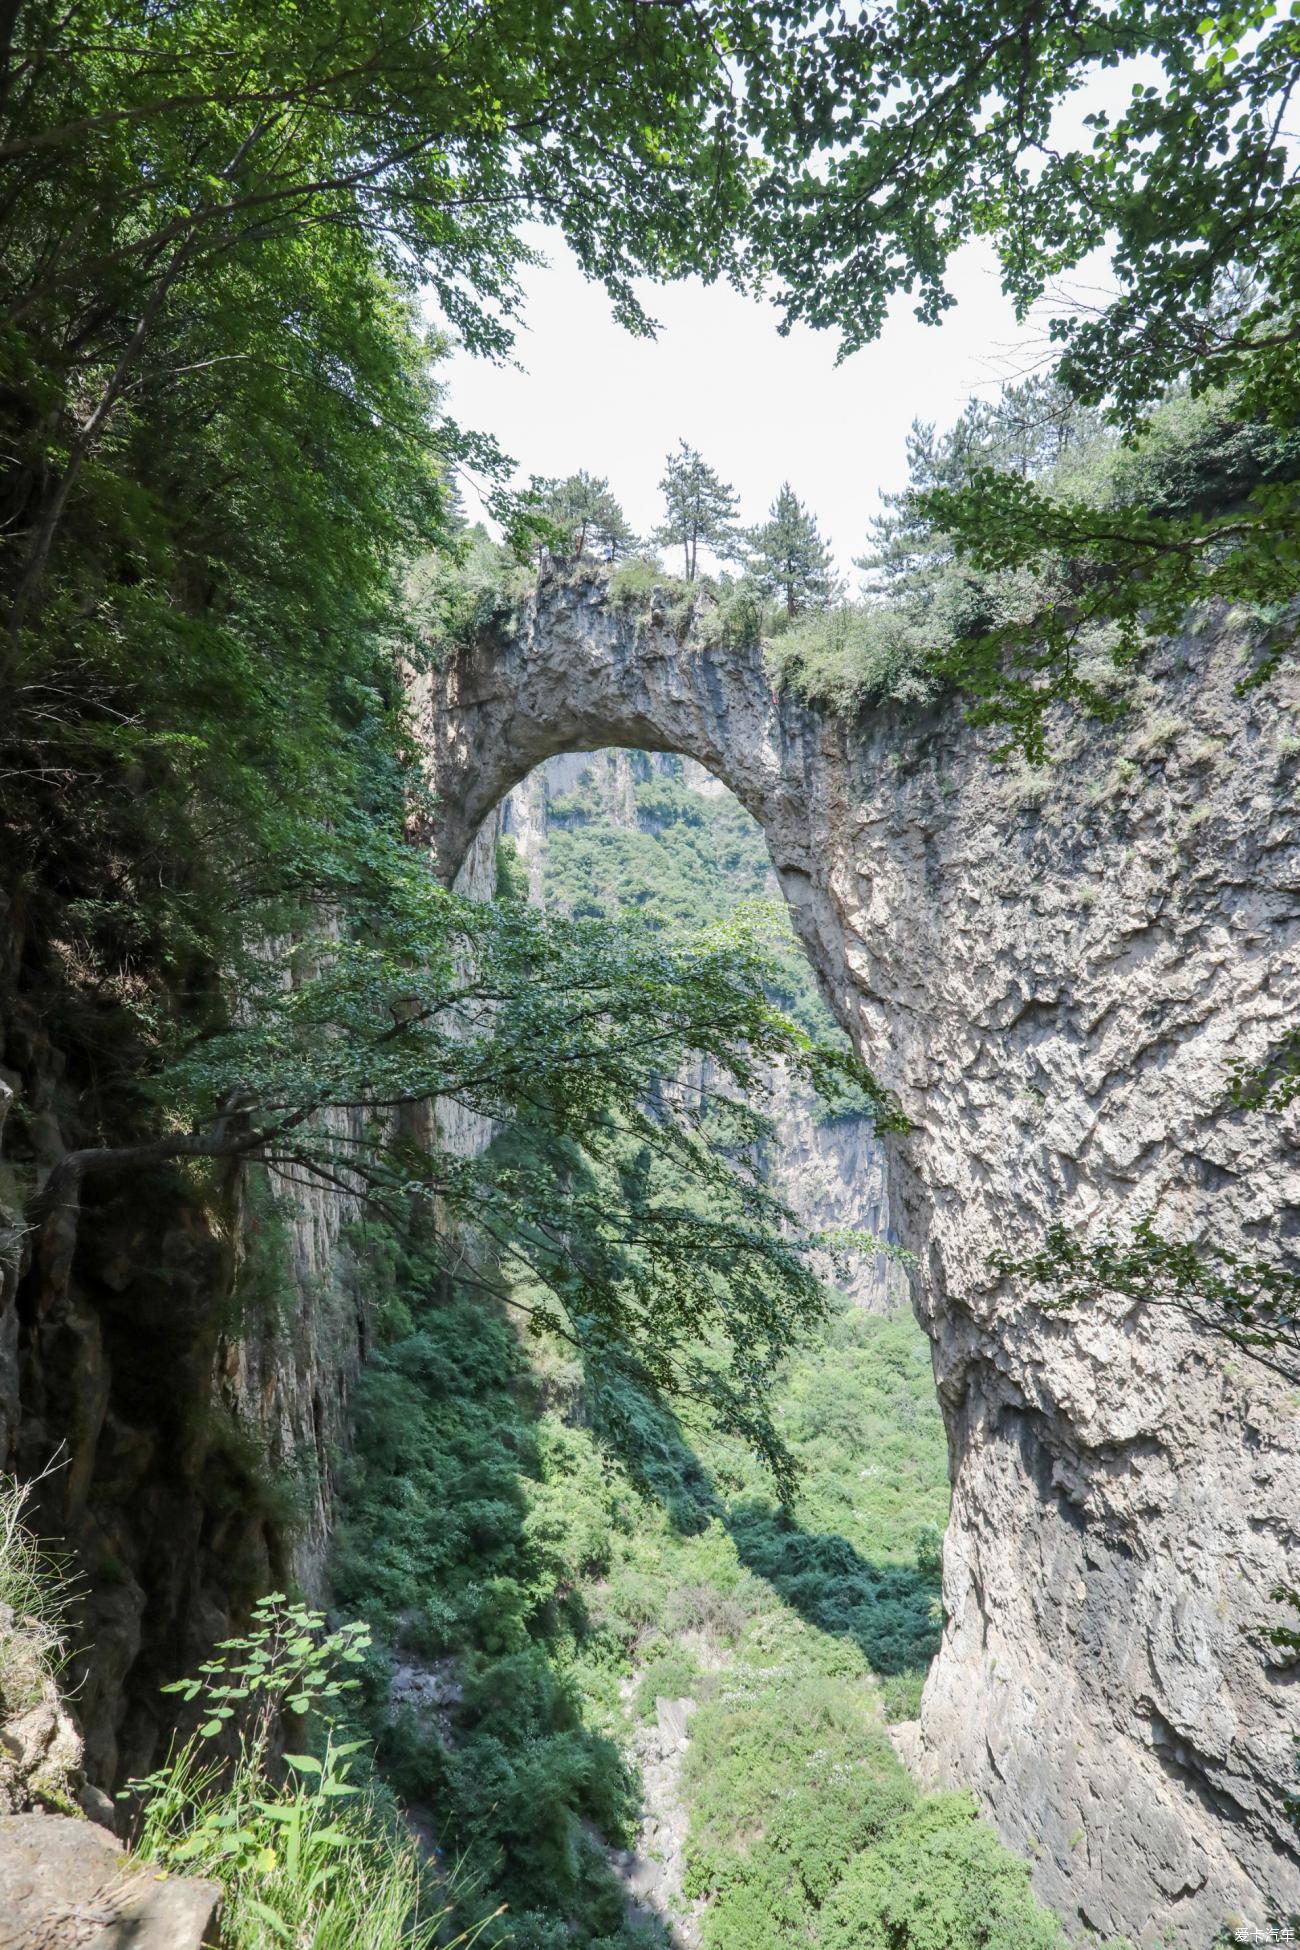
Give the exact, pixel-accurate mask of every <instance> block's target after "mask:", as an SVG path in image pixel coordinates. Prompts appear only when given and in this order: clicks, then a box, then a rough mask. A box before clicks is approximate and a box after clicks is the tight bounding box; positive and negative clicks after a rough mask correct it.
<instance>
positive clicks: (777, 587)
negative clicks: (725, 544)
mask: <svg viewBox="0 0 1300 1950" xmlns="http://www.w3.org/2000/svg"><path fill="white" fill-rule="evenodd" d="M746 543H747V554H746V560H747V564H748V567H749V572H750V574H751V575H752V577H753V579H754V581H755V582H756V583H757V584H758V587H759V589H760V590H761V591H762V594H763V595H764V597H766V598H773V597H779V598H780V600H781V601H782V602H784V604H785V613H786V615H787V616H788V617H791V618H793V617H795V616H798V615H799V614H800V613H801V611H803V610H806V609H826V608H827V607H828V606H829V605H830V604H831V603H833V602H834V600H835V598H836V596H837V595H838V594H839V591H840V582H839V578H838V577H837V576H836V574H835V567H834V563H833V560H832V558H831V552H830V549H829V548H828V547H827V545H826V543H825V541H824V540H823V539H822V534H821V530H820V529H819V528H818V526H817V518H816V516H815V515H814V514H813V512H812V510H811V509H810V508H806V507H805V506H804V504H803V502H802V501H801V500H800V499H799V497H798V495H797V494H796V493H795V491H794V489H793V488H792V487H791V485H790V483H789V481H783V482H782V483H781V491H780V493H779V494H778V495H777V497H776V500H775V501H774V502H773V503H772V506H771V508H770V509H769V510H768V517H767V520H766V521H765V522H764V523H763V524H762V526H761V527H759V528H751V529H750V531H749V534H748V535H747V536H746Z"/></svg>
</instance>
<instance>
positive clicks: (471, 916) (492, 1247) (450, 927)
mask: <svg viewBox="0 0 1300 1950" xmlns="http://www.w3.org/2000/svg"><path fill="white" fill-rule="evenodd" d="M388 865H389V878H388V881H387V884H386V888H385V905H384V907H383V910H382V915H381V914H380V912H378V911H376V913H375V915H374V921H375V925H374V926H373V927H372V928H371V929H369V930H366V931H363V930H362V929H361V928H360V927H359V926H358V927H356V928H355V929H354V930H353V931H352V932H350V933H349V934H347V935H346V936H344V937H342V938H340V937H338V936H335V935H330V934H325V933H322V934H321V935H318V936H317V937H316V938H314V939H309V940H302V941H299V942H298V943H297V944H296V946H295V947H294V948H293V950H292V952H291V954H290V956H289V958H288V960H287V962H286V961H285V960H283V959H272V958H269V957H265V958H264V957H259V956H257V955H248V956H246V957H244V958H243V960H242V962H241V963H240V964H239V965H238V966H237V967H236V969H235V970H234V971H233V973H232V977H231V985H230V986H231V993H230V998H229V1013H228V1015H227V1018H226V1022H225V1026H224V1027H222V1028H220V1029H219V1030H217V1031H215V1032H210V1033H207V1034H205V1035H203V1036H202V1037H201V1038H200V1039H199V1040H198V1041H197V1042H196V1043H195V1044H194V1045H193V1046H192V1047H190V1048H189V1049H186V1050H181V1051H178V1052H176V1053H175V1054H174V1055H173V1057H172V1059H171V1060H170V1062H168V1063H166V1064H165V1065H164V1066H163V1067H162V1068H161V1070H160V1073H159V1074H158V1076H157V1077H156V1079H155V1082H154V1094H155V1097H156V1098H157V1100H158V1102H159V1105H160V1108H161V1113H162V1117H163V1119H164V1120H165V1121H166V1122H169V1123H170V1124H171V1127H172V1128H171V1129H170V1130H164V1131H163V1132H162V1133H161V1134H160V1135H158V1136H156V1137H151V1138H149V1139H148V1140H146V1141H144V1142H142V1143H140V1144H136V1145H113V1144H103V1145H98V1146H86V1147H83V1148H82V1149H80V1150H78V1151H74V1152H72V1153H70V1154H69V1155H68V1156H67V1157H65V1158H64V1159H63V1160H62V1161H61V1163H60V1164H59V1165H58V1166H57V1167H56V1169H55V1171H54V1173H53V1174H52V1175H51V1177H50V1179H49V1181H48V1183H47V1185H46V1188H45V1192H44V1195H43V1204H44V1207H45V1211H46V1214H47V1216H48V1217H50V1218H52V1219H53V1218H57V1217H60V1216H61V1217H62V1218H64V1219H65V1220H66V1217H67V1216H68V1215H69V1214H70V1213H71V1214H74V1215H75V1209H76V1202H77V1199H78V1196H79V1188H80V1186H81V1184H82V1182H83V1181H85V1180H86V1179H88V1178H90V1177H93V1176H96V1175H99V1174H102V1173H107V1172H111V1171H114V1170H120V1169H122V1168H123V1167H130V1166H134V1167H139V1166H141V1165H148V1164H164V1163H168V1162H182V1161H192V1160H201V1159H215V1160H221V1159H235V1160H243V1161H248V1162H256V1163H259V1164H262V1165H264V1166H266V1167H268V1168H269V1170H270V1171H271V1173H272V1175H273V1176H274V1177H275V1178H277V1179H278V1180H279V1181H280V1182H282V1183H288V1184H293V1183H296V1182H310V1183H315V1184H325V1185H328V1186H331V1187H333V1188H335V1189H336V1190H341V1191H343V1192H345V1193H348V1194H351V1195H353V1196H355V1197H356V1198H358V1199H361V1200H364V1201H368V1202H370V1203H371V1204H373V1205H374V1206H375V1207H377V1208H378V1209H380V1210H381V1211H384V1212H386V1213H387V1214H388V1216H389V1217H391V1218H394V1219H397V1220H402V1219H409V1218H410V1217H411V1215H412V1208H414V1210H415V1212H416V1214H422V1215H423V1216H422V1217H420V1218H419V1220H418V1223H419V1224H420V1225H421V1226H422V1227H428V1228H430V1229H431V1231H432V1235H433V1250H434V1253H435V1257H436V1258H437V1259H438V1260H439V1262H440V1263H441V1265H442V1266H443V1267H444V1269H445V1270H446V1271H447V1272H448V1273H455V1274H456V1276H457V1277H459V1278H462V1279H469V1280H470V1281H472V1282H477V1283H478V1284H480V1285H483V1286H487V1287H488V1288H490V1290H492V1291H493V1292H496V1293H499V1294H500V1295H501V1296H502V1297H504V1298H507V1299H509V1300H511V1301H512V1303H514V1304H522V1305H524V1306H525V1307H526V1308H527V1310H528V1311H530V1312H531V1313H532V1314H533V1315H534V1316H535V1319H536V1324H537V1325H538V1327H539V1328H546V1329H549V1330H552V1331H556V1332H560V1333H562V1334H564V1335H565V1336H567V1337H568V1338H569V1339H571V1340H572V1341H573V1342H575V1343H576V1344H577V1345H579V1346H581V1347H582V1348H583V1349H584V1350H585V1351H586V1352H587V1353H588V1354H590V1355H593V1356H597V1357H599V1358H602V1359H614V1358H620V1359H625V1360H627V1361H629V1362H631V1363H633V1364H634V1365H635V1366H636V1368H637V1370H638V1372H639V1373H640V1374H641V1376H642V1377H643V1379H644V1381H645V1383H646V1385H647V1386H649V1387H650V1388H652V1389H653V1390H655V1391H657V1392H661V1393H663V1394H666V1395H672V1394H682V1393H689V1394H695V1395H700V1396H703V1397H704V1399H705V1400H706V1401H707V1402H708V1403H709V1404H710V1406H711V1407H712V1408H713V1410H714V1412H715V1413H716V1415H717V1417H718V1418H719V1420H720V1421H721V1422H722V1423H723V1424H724V1425H725V1426H728V1427H730V1428H732V1429H735V1430H738V1431H740V1432H742V1433H743V1434H744V1435H745V1436H746V1438H747V1439H748V1440H749V1441H750V1442H751V1443H752V1444H753V1445H754V1446H755V1447H756V1449H757V1450H758V1451H759V1452H760V1453H761V1454H763V1455H765V1456H766V1457H767V1458H768V1459H769V1461H770V1462H771V1463H772V1465H773V1467H774V1468H776V1469H777V1470H778V1472H780V1471H781V1470H782V1469H783V1468H784V1463H783V1452H782V1450H781V1445H780V1443H779V1441H778V1439H777V1437H776V1435H775V1432H774V1430H773V1429H772V1427H771V1425H770V1422H769V1421H768V1419H767V1414H766V1409H765V1408H764V1406H763V1402H764V1397H765V1393H766V1389H767V1386H768V1383H769V1382H770V1379H771V1377H772V1374H773V1372H774V1369H775V1365H776V1363H777V1361H778V1360H779V1358H780V1355H781V1353H782V1351H783V1350H784V1349H785V1348H786V1347H787V1346H788V1344H789V1342H790V1340H791V1338H792V1336H794V1335H796V1334H797V1333H798V1332H799V1331H800V1329H801V1328H803V1327H806V1326H808V1325H809V1324H811V1323H812V1321H814V1320H815V1319H817V1318H819V1317H820V1311H821V1307H822V1296H821V1289H820V1286H819V1284H818V1281H817V1279H816V1277H815V1275H814V1274H813V1272H812V1271H811V1270H810V1268H809V1266H808V1264H807V1254H808V1253H809V1252H810V1251H811V1250H812V1249H813V1248H814V1247H815V1245H816V1241H814V1240H811V1239H805V1238H803V1237H801V1235H800V1234H799V1233H798V1231H797V1230H796V1228H795V1226H794V1223H793V1220H792V1217H791V1214H790V1213H789V1211H788V1210H787V1209H786V1208H785V1207H784V1206H783V1205H782V1204H781V1203H780V1201H779V1200H777V1199H776V1198H774V1197H773V1196H772V1194H771V1193H770V1192H769V1191H768V1190H767V1188H766V1186H765V1185H764V1184H763V1181H762V1175H761V1170H760V1149H761V1143H762V1140H763V1138H764V1136H765V1135H766V1134H767V1126H766V1122H765V1120H764V1119H763V1117H762V1115H761V1112H760V1111H758V1110H756V1109H754V1108H753V1107H752V1105H751V1104H749V1103H748V1102H747V1101H746V1099H747V1098H748V1097H750V1096H751V1095H753V1094H755V1093H757V1092H760V1091H761V1089H762V1087H763V1076H764V1067H765V1066H766V1065H767V1064H769V1063H771V1062H772V1061H773V1060H780V1061H782V1062H784V1063H785V1064H786V1065H787V1066H790V1067H793V1068H794V1069H795V1070H796V1071H797V1072H799V1073H800V1074H801V1075H803V1076H804V1077H806V1078H807V1079H808V1080H809V1081H810V1082H812V1083H813V1084H814V1085H815V1086H816V1085H821V1086H823V1087H824V1088H825V1089H826V1090H827V1091H828V1092H829V1093H831V1095H832V1096H834V1095H835V1094H837V1093H842V1092H843V1091H844V1090H845V1089H846V1088H853V1089H858V1090H861V1091H864V1092H865V1093H866V1094H867V1095H868V1096H869V1098H870V1101H872V1102H873V1103H874V1105H875V1106H876V1109H877V1113H878V1122H879V1123H880V1124H882V1125H888V1126H891V1127H893V1128H897V1127H899V1125H900V1124H901V1122H902V1120H901V1117H900V1115H899V1113H898V1111H897V1106H896V1105H895V1104H894V1103H893V1100H892V1099H891V1098H890V1097H889V1096H888V1094H887V1093H885V1092H884V1091H882V1090H881V1089H880V1087H879V1086H878V1085H877V1084H876V1083H875V1081H874V1079H872V1078H871V1077H870V1075H869V1073H868V1072H866V1071H865V1070H864V1069H863V1068H862V1066H861V1065H860V1064H858V1063H857V1062H856V1061H855V1059H854V1058H852V1057H851V1056H850V1055H849V1053H848V1052H847V1051H845V1050H843V1049H839V1048H830V1049H828V1048H823V1047H821V1046H819V1045H817V1044H815V1043H814V1042H813V1041H812V1039H811V1038H810V1037H809V1035H808V1034H807V1032H806V1031H804V1030H802V1029H801V1028H799V1027H798V1026H797V1025H796V1024H795V1023H794V1022H793V1021H791V1020H790V1018H789V1017H787V1016H786V1015H785V1014H784V1013H783V1012H782V1011H781V1010H780V1009H779V1008H777V1007H776V1006H775V1005H774V1004H773V1003H772V1002H771V1001H769V999H768V990H769V989H770V987H771V986H772V971H771V963H770V955H769V948H768V944H767V941H766V938H765V935H764V933H763V931H762V925H761V923H760V922H755V921H754V920H752V919H746V918H745V917H740V918H736V919H733V920H732V921H730V922H728V923H726V924H725V925H720V926H717V927H715V928H714V929H713V930H712V931H711V932H708V933H706V934H704V935H702V936H699V937H690V938H684V939H683V938H676V939H669V938H665V937H664V936H662V935H658V936H656V935H647V934H646V933H645V931H644V930H642V929H639V928H636V927H634V926H632V925H611V924H610V923H607V922H592V921H584V920H570V919H565V918H562V917H559V916H555V915H543V914H540V913H538V912H537V911H536V910H534V909H532V908H530V907H528V906H527V905H526V904H524V903H522V902H518V901H508V900H507V901H501V902H488V903H482V902H475V901H470V900H465V899H462V898H460V897H458V896H456V895H454V894H451V893H449V892H448V891H447V890H446V889H445V888H443V887H442V886H441V885H440V884H439V883H438V881H437V880H436V879H435V877H434V876H433V874H432V872H431V870H430V869H429V867H428V865H427V863H426V862H425V860H424V859H423V858H422V856H420V855H418V854H417V853H415V852H414V850H412V849H408V848H404V847H402V846H400V845H397V846H394V847H393V848H392V849H391V853H390V857H389V862H388ZM381 919H382V926H380V925H379V923H380V921H381ZM701 1063H705V1064H708V1065H710V1066H712V1071H713V1073H714V1075H716V1077H717V1079H718V1083H717V1084H716V1086H715V1085H711V1086H710V1090H709V1092H708V1093H707V1094H705V1093H692V1092H691V1091H690V1090H689V1089H686V1088H684V1087H678V1086H675V1085H667V1084H664V1083H663V1082H662V1079H664V1078H671V1077H675V1076H679V1075H681V1074H682V1073H683V1072H684V1071H686V1070H687V1068H688V1067H690V1066H695V1067H696V1069H698V1066H699V1065H700V1064H701ZM719 1097H720V1098H721V1099H722V1101H723V1104H724V1105H725V1111H726V1116H725V1119H724V1118H722V1117H721V1116H720V1115H719V1108H718V1101H717V1100H718V1098H719ZM430 1106H433V1107H434V1109H433V1111H432V1112H431V1111H430V1109H429V1107H430ZM450 1106H455V1107H456V1108H457V1109H458V1110H460V1111H462V1112H466V1113H470V1114H472V1115H474V1116H476V1117H479V1118H483V1119H487V1120H489V1121H490V1122H491V1124H492V1125H494V1126H495V1127H496V1128H497V1130H498V1131H499V1132H500V1133H501V1136H500V1138H499V1139H498V1142H497V1143H496V1144H495V1145H493V1146H492V1147H490V1148H489V1149H488V1151H486V1152H485V1153H483V1154H481V1155H478V1156H474V1157H467V1156H464V1155H463V1154H462V1153H461V1152H459V1151H457V1150H455V1149H453V1148H452V1147H451V1146H450V1145H448V1144H447V1143H445V1142H444V1141H443V1140H442V1138H441V1137H440V1135H439V1132H438V1129H437V1123H436V1117H437V1107H442V1109H443V1110H445V1109H446V1108H447V1107H450ZM467 1235H468V1236H469V1237H470V1238H471V1239H473V1240H474V1241H476V1242H477V1245H476V1247H475V1249H474V1252H473V1254H472V1256H471V1257H467V1253H466V1246H465V1240H466V1236H467ZM521 1283H523V1284H524V1285H526V1286H527V1287H528V1289H529V1292H528V1296H527V1297H526V1298H525V1299H522V1300H521V1299H520V1297H519V1292H518V1289H519V1288H520V1285H521ZM702 1350H705V1351H702ZM723 1354H725V1356H726V1358H725V1359H723V1358H722V1355H723Z"/></svg>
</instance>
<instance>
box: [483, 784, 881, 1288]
mask: <svg viewBox="0 0 1300 1950" xmlns="http://www.w3.org/2000/svg"><path fill="white" fill-rule="evenodd" d="M634 758H635V759H636V761H637V762H638V763H639V764H640V765H642V766H645V765H646V764H647V763H649V764H652V765H654V764H656V761H655V760H650V761H647V760H646V757H645V755H644V754H642V753H636V754H633V753H631V752H627V751H603V752H565V753H562V754H560V755H559V756H557V757H555V758H550V759H547V760H546V762H545V764H543V765H540V766H539V767H538V768H537V770H536V771H535V772H532V773H530V775H529V776H528V778H526V779H524V780H522V781H521V783H520V784H519V785H517V786H516V787H515V789H514V791H513V792H511V793H510V794H509V795H508V796H507V798H506V799H505V800H504V801H503V802H502V804H501V806H500V808H499V810H498V814H497V816H496V818H495V820H494V819H489V821H488V823H487V828H486V829H485V830H492V831H494V832H495V831H497V830H499V831H500V833H501V834H502V835H504V836H506V837H508V838H509V839H511V840H513V841H514V843H515V846H516V847H517V849H518V851H519V854H520V856H521V857H522V859H523V860H524V862H525V864H526V867H527V871H528V884H529V891H530V894H531V897H532V899H533V900H534V901H537V902H539V903H540V902H544V901H545V900H546V898H547V897H548V893H550V897H551V898H554V894H553V892H551V890H550V888H549V881H548V861H549V834H550V829H551V819H550V813H549V808H550V806H551V803H552V801H555V800H560V799H563V798H565V797H566V795H568V794H571V793H573V792H574V791H575V790H576V789H577V788H578V787H579V786H585V787H586V788H587V789H588V791H589V792H590V794H591V795H592V797H593V799H594V802H595V804H596V805H597V806H598V807H599V809H600V812H601V814H602V815H603V816H604V817H605V818H606V819H608V820H609V821H610V822H611V823H612V824H613V825H615V826H622V827H628V828H633V829H635V828H636V827H637V826H638V825H639V824H641V823H642V822H641V819H640V815H639V814H638V810H637V802H636V779H635V774H634V768H633V760H634ZM657 769H659V770H661V771H668V770H671V772H672V774H673V776H677V774H678V773H680V774H681V782H682V784H683V785H684V786H685V787H686V789H687V790H688V791H690V792H694V793H697V794H698V795H699V796H700V797H701V798H704V799H714V800H716V799H717V798H718V797H719V796H725V797H729V796H730V795H729V794H728V793H727V788H726V787H725V786H724V785H723V784H722V781H721V780H720V779H715V778H714V777H713V776H712V774H711V773H709V772H706V771H705V770H704V768H703V767H702V766H700V765H696V764H693V763H692V762H691V761H690V760H685V761H683V760H680V759H678V758H676V757H673V758H667V757H665V756H662V755H659V756H658V758H657ZM476 845H477V847H478V848H479V850H480V851H481V849H482V845H483V842H482V839H480V840H479V841H478V842H477V843H476ZM465 873H466V870H465V869H464V868H462V871H461V883H462V884H463V883H464V880H465ZM478 878H479V881H480V884H481V870H480V873H479V876H478ZM770 893H771V895H772V897H773V898H776V897H777V896H779V893H780V889H779V887H778V885H777V882H776V877H775V875H773V876H772V883H771V888H770ZM827 1026H828V1027H830V1025H829V1024H828V1025H827ZM705 1080H706V1079H705V1078H704V1077H703V1076H691V1077H690V1078H689V1079H688V1081H689V1082H690V1083H691V1084H692V1085H702V1084H703V1083H704V1082H705ZM763 1109H764V1113H765V1115H766V1116H767V1117H768V1118H769V1119H770V1121H771V1125H772V1135H771V1139H770V1141H769V1142H768V1143H767V1144H766V1145H765V1147H764V1161H763V1162H764V1170H765V1173H766V1177H767V1181H768V1183H769V1184H770V1185H771V1186H772V1189H773V1190H774V1191H775V1192H776V1193H777V1195H778V1197H780V1198H782V1199H784V1201H785V1203H786V1204H787V1205H788V1206H789V1207H790V1209H791V1210H792V1211H793V1212H794V1213H795V1214H796V1215H797V1217H798V1219H799V1222H800V1224H801V1225H803V1226H804V1227H806V1228H807V1230H808V1231H810V1232H820V1233H844V1234H848V1233H855V1232H856V1233H866V1234H869V1235H870V1236H871V1237H872V1238H875V1239H882V1240H885V1239H889V1238H890V1237H891V1233H890V1220H889V1199H888V1193H887V1190H886V1185H885V1157H884V1150H883V1148H882V1146H881V1145H880V1144H879V1143H878V1141H877V1140H876V1137H875V1134H874V1132H873V1130H872V1127H871V1123H870V1120H869V1119H868V1118H865V1117H852V1116H845V1117H838V1118H835V1119H833V1120H831V1121H823V1120H820V1119H819V1118H818V1116H817V1104H816V1099H815V1097H814V1095H813V1093H812V1092H811V1091H810V1090H809V1089H808V1087H807V1086H806V1085H805V1084H804V1083H803V1082H802V1081H801V1080H800V1079H799V1078H797V1077H794V1076H791V1075H790V1073H789V1072H788V1071H787V1070H786V1069H784V1068H783V1067H771V1068H769V1069H768V1070H767V1071H766V1072H765V1088H764V1097H763ZM817 1270H818V1272H819V1274H820V1276H821V1277H822V1278H824V1279H825V1280H827V1281H828V1282H829V1283H830V1284H832V1285H834V1286H836V1287H838V1288H839V1289H840V1291H841V1292H842V1293H844V1294H846V1295H847V1296H848V1298H849V1299H850V1300H852V1301H853V1303H854V1305H855V1306H859V1307H865V1308H867V1309H868V1310H869V1311H872V1312H876V1313H887V1312H889V1311H890V1310H891V1309H892V1308H894V1307H897V1306H899V1305H900V1304H905V1302H906V1282H905V1280H904V1279H903V1276H902V1273H901V1269H900V1268H899V1267H898V1266H897V1264H896V1263H895V1262H894V1261H893V1260H891V1259H890V1258H889V1257H888V1256H886V1255H885V1254H883V1253H876V1252H861V1251H857V1250H855V1249H853V1248H852V1247H849V1246H846V1247H845V1248H844V1249H843V1250H841V1251H839V1252H837V1253H836V1254H835V1255H834V1256H832V1255H831V1254H830V1253H823V1254H820V1255H818V1261H817Z"/></svg>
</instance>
